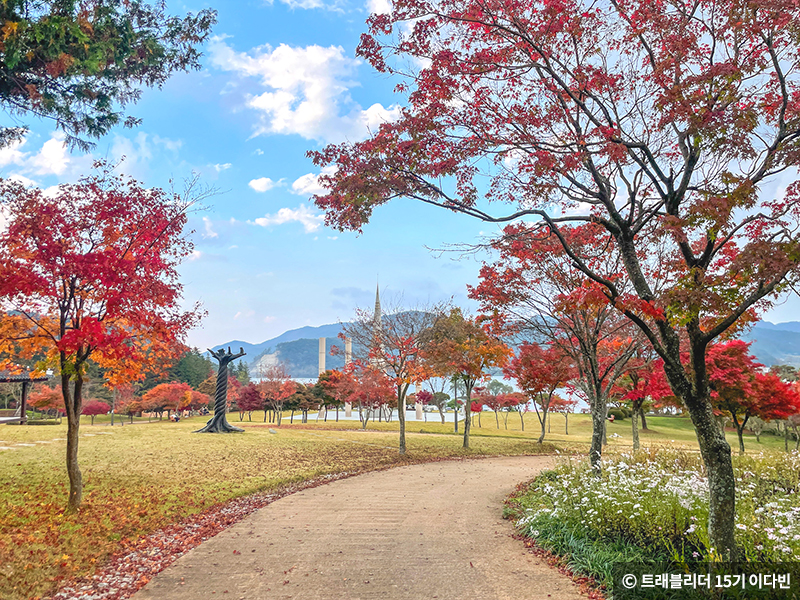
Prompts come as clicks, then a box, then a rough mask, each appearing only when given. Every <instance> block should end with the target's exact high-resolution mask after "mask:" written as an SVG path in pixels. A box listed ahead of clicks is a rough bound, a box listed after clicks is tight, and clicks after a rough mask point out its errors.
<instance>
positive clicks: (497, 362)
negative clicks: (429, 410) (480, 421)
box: [422, 308, 512, 448]
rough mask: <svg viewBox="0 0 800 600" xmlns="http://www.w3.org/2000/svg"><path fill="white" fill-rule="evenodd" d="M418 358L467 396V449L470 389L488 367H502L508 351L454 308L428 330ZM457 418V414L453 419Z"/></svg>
mask: <svg viewBox="0 0 800 600" xmlns="http://www.w3.org/2000/svg"><path fill="white" fill-rule="evenodd" d="M428 335H429V340H427V341H426V344H425V345H424V346H423V348H424V349H423V352H422V356H423V357H424V359H425V361H426V362H427V364H428V365H429V367H430V368H431V370H432V372H436V373H437V374H438V375H440V376H449V377H457V378H458V379H459V380H460V381H461V382H462V383H463V384H464V388H465V389H466V393H467V400H466V402H465V403H464V448H469V429H470V409H471V404H472V403H471V401H470V400H471V398H472V389H473V388H474V387H475V384H476V383H477V382H478V381H480V380H481V379H483V378H484V377H485V376H486V374H487V370H488V369H489V368H491V367H502V366H504V365H505V364H506V362H507V361H508V359H509V358H510V357H511V355H512V352H511V349H510V348H509V347H508V346H506V345H505V344H504V343H503V342H502V341H500V340H499V339H497V338H496V337H493V336H492V335H490V334H489V333H487V332H486V331H485V330H484V328H483V327H481V325H480V324H479V323H478V322H477V321H476V320H475V319H472V318H470V317H467V316H464V314H462V312H461V309H458V308H454V309H453V310H451V311H450V314H448V315H447V316H445V317H440V318H439V319H437V321H436V323H435V325H434V326H433V327H432V328H431V330H430V333H429V334H428ZM455 418H456V419H458V415H457V414H456V416H455Z"/></svg>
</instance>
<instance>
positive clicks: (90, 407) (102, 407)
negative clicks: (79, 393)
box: [81, 400, 111, 425]
mask: <svg viewBox="0 0 800 600" xmlns="http://www.w3.org/2000/svg"><path fill="white" fill-rule="evenodd" d="M110 410H111V407H110V406H109V405H108V404H106V403H105V402H101V401H100V400H89V402H87V403H86V405H85V406H84V407H83V409H82V410H81V414H82V415H89V416H90V417H92V425H94V418H95V417H96V416H97V415H107V414H108V413H109V411H110Z"/></svg>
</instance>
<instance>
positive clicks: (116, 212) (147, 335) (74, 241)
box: [0, 164, 199, 510]
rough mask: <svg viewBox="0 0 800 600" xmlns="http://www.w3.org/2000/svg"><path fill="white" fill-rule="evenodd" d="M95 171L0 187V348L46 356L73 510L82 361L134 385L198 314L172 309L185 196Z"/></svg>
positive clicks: (182, 248)
mask: <svg viewBox="0 0 800 600" xmlns="http://www.w3.org/2000/svg"><path fill="white" fill-rule="evenodd" d="M97 166H98V173H97V174H95V175H93V176H90V177H85V178H83V179H81V180H80V181H79V182H78V183H75V184H68V185H67V184H65V185H61V186H59V188H58V190H57V191H56V192H55V193H45V192H44V191H42V190H40V189H37V188H25V187H23V186H22V185H20V184H18V183H14V182H10V181H5V182H3V183H2V185H1V186H0V195H2V198H3V202H4V207H5V210H6V211H7V214H8V215H9V218H8V225H7V228H6V230H5V231H4V232H3V233H2V234H0V308H2V310H3V313H2V318H0V339H2V340H3V344H2V347H3V348H4V349H7V350H8V349H10V348H9V344H11V345H13V350H14V352H15V354H16V355H18V356H22V357H23V358H33V357H34V356H36V355H39V354H44V355H45V357H46V358H45V360H44V361H43V364H42V366H43V367H44V366H47V367H50V368H53V369H54V370H55V371H56V372H57V373H58V376H59V377H60V379H61V385H60V387H61V391H62V396H63V401H64V406H65V409H66V415H67V422H68V426H69V427H68V434H67V439H68V443H67V456H68V460H67V464H68V473H69V477H70V482H71V491H70V501H69V506H70V508H71V509H73V510H74V509H76V508H77V507H78V505H79V504H80V498H81V489H82V484H81V474H80V470H79V468H78V464H77V448H78V428H79V416H80V414H81V409H82V401H83V399H82V394H83V387H84V382H85V370H86V367H87V361H88V360H89V359H90V358H91V359H92V360H93V361H94V362H96V363H97V364H98V365H99V366H100V367H101V368H102V369H104V370H105V372H106V373H107V377H108V378H110V379H113V381H114V382H115V383H117V384H119V383H124V382H128V381H133V380H136V379H138V378H140V377H141V376H143V374H144V372H145V371H146V370H153V371H158V370H159V369H160V368H163V366H164V361H163V359H164V357H169V356H174V355H175V354H177V353H178V352H180V351H182V350H183V345H182V342H181V339H182V337H183V335H184V333H185V332H186V331H187V330H188V329H189V328H190V327H191V326H193V325H194V324H195V323H196V322H197V320H198V317H199V312H198V310H197V309H194V310H191V311H188V312H187V311H183V310H182V309H181V307H180V300H181V295H180V294H181V289H182V288H181V284H180V283H179V282H178V273H177V270H176V267H177V265H178V264H179V262H180V261H181V260H182V259H183V258H185V257H186V256H187V255H188V254H189V253H190V252H191V249H192V246H191V243H190V242H189V241H188V239H186V238H185V237H184V234H183V227H184V225H185V223H186V210H187V207H188V206H189V205H190V204H191V200H192V195H193V193H194V192H192V190H191V189H187V191H186V194H185V195H180V194H175V193H172V194H170V193H167V192H164V191H162V190H158V189H145V188H143V187H141V185H140V184H139V183H137V182H136V181H134V180H131V179H128V178H125V177H120V176H116V175H114V174H113V173H112V172H111V170H110V169H109V168H108V167H106V166H104V165H102V164H99V165H97ZM0 358H8V354H6V356H5V357H0Z"/></svg>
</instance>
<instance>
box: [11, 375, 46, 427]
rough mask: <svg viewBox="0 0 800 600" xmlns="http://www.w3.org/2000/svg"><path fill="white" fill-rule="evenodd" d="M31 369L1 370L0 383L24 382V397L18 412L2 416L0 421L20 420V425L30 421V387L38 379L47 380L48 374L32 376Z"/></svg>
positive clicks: (12, 421)
mask: <svg viewBox="0 0 800 600" xmlns="http://www.w3.org/2000/svg"><path fill="white" fill-rule="evenodd" d="M32 372H33V371H31V370H30V369H27V368H24V367H21V368H20V369H19V372H16V371H12V370H0V383H21V384H22V398H21V400H20V403H19V406H18V407H17V410H16V411H15V412H16V413H18V414H15V415H10V416H0V423H14V422H15V421H18V422H19V424H20V425H25V424H26V423H27V422H28V389H29V388H30V386H31V384H32V383H36V382H38V381H47V380H48V379H49V377H48V376H47V375H39V376H38V377H33V376H31V373H32Z"/></svg>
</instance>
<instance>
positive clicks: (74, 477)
mask: <svg viewBox="0 0 800 600" xmlns="http://www.w3.org/2000/svg"><path fill="white" fill-rule="evenodd" d="M65 371H68V369H67V361H66V357H65V356H64V355H63V354H62V356H61V373H62V375H61V394H62V396H63V398H64V404H65V405H66V409H67V475H68V476H69V500H68V501H67V512H68V513H73V512H76V511H77V510H78V507H79V506H80V505H81V498H82V497H83V476H82V475H81V470H80V467H79V466H78V441H79V439H80V438H79V434H80V427H81V403H82V398H81V394H82V392H83V376H82V374H81V372H80V367H79V368H78V369H77V375H76V376H75V384H74V386H73V389H72V393H70V389H69V388H70V385H69V375H64V372H65Z"/></svg>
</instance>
